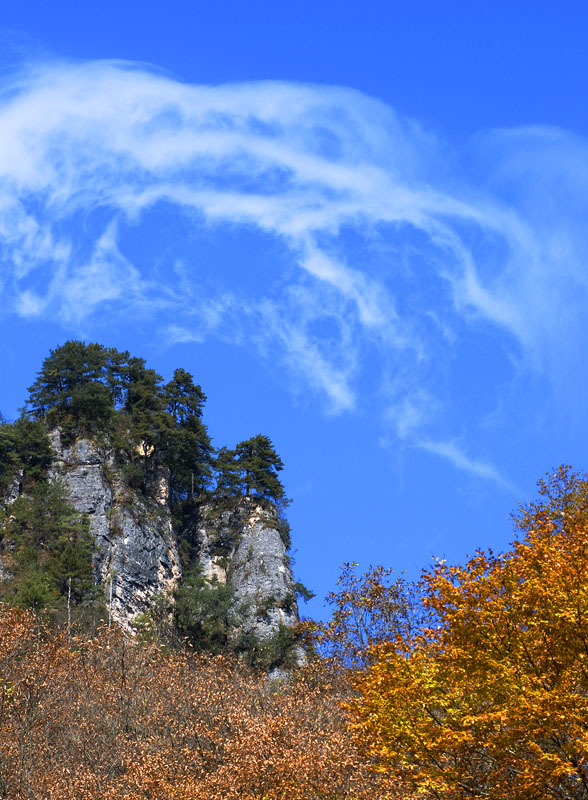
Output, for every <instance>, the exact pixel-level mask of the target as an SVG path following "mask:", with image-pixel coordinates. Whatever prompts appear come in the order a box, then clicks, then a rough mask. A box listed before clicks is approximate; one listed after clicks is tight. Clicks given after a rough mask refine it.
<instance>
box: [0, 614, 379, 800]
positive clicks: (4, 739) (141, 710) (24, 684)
mask: <svg viewBox="0 0 588 800" xmlns="http://www.w3.org/2000/svg"><path fill="white" fill-rule="evenodd" d="M321 669H322V668H321V666H319V665H317V666H314V667H309V668H308V669H306V670H303V671H302V672H301V673H300V674H299V675H298V676H296V677H293V678H291V679H290V680H288V681H282V682H279V681H270V680H269V679H268V678H267V676H264V675H259V674H255V673H253V672H251V671H249V670H248V669H247V668H246V667H245V666H244V665H243V664H241V663H239V662H237V661H234V660H233V661H231V660H228V659H226V658H222V657H213V656H207V655H203V654H192V653H189V652H166V651H164V650H163V649H162V648H159V647H157V646H155V645H153V644H140V643H137V642H134V641H129V640H128V639H126V638H125V637H124V636H123V635H122V634H121V633H120V632H119V631H114V630H108V629H106V630H102V631H101V632H100V633H99V634H98V635H97V636H96V637H94V638H92V639H87V640H85V639H82V638H80V639H78V640H75V639H74V640H73V641H71V642H68V640H67V637H66V636H64V635H59V634H58V635H55V634H50V633H49V632H48V631H47V630H45V629H43V628H42V627H41V626H40V625H39V624H38V623H37V622H36V621H35V619H34V618H33V617H32V616H30V615H27V614H25V613H24V612H21V611H18V610H15V609H8V608H6V607H1V606H0V797H2V798H6V800H20V799H21V798H36V800H112V798H117V800H139V799H140V800H145V799H146V798H151V799H152V800H221V799H222V800H237V799H238V800H286V798H287V800H309V799H310V798H312V799H313V800H345V798H349V799H350V800H351V799H353V800H361V798H365V800H367V798H370V800H371V798H375V797H378V798H383V797H388V796H392V792H393V790H394V788H395V783H394V781H393V780H391V779H389V778H386V776H378V775H376V774H374V773H373V771H372V770H371V769H370V762H369V761H368V760H367V759H366V758H365V757H364V756H362V755H361V754H360V753H359V752H358V749H357V747H356V745H355V744H354V741H353V738H352V736H351V735H350V733H349V732H348V731H347V730H346V729H345V726H344V725H343V719H342V715H341V712H340V710H339V701H340V699H341V698H342V697H343V696H347V695H348V687H347V686H346V685H345V682H344V680H343V679H342V678H339V677H337V676H336V675H335V674H325V673H322V672H321Z"/></svg>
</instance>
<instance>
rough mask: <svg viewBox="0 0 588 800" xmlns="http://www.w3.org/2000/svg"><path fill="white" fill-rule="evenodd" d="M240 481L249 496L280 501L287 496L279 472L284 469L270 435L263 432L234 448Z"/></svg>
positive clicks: (275, 501)
mask: <svg viewBox="0 0 588 800" xmlns="http://www.w3.org/2000/svg"><path fill="white" fill-rule="evenodd" d="M234 454H235V455H234V459H235V464H236V466H237V469H238V472H239V475H240V483H241V486H242V487H243V489H244V492H245V494H246V495H247V496H249V495H251V494H254V495H257V496H258V497H264V498H265V499H266V500H271V501H273V502H274V503H278V502H279V501H280V500H283V499H284V497H285V492H284V487H283V486H282V484H281V483H280V479H279V478H278V472H280V471H281V470H283V469H284V464H283V463H282V459H281V458H280V457H279V455H278V454H277V453H276V451H275V449H274V446H273V443H272V441H271V439H270V438H269V437H268V436H263V435H262V434H261V433H259V434H257V436H253V437H252V438H251V439H246V440H245V441H244V442H240V443H239V444H238V445H237V447H236V448H235V450H234Z"/></svg>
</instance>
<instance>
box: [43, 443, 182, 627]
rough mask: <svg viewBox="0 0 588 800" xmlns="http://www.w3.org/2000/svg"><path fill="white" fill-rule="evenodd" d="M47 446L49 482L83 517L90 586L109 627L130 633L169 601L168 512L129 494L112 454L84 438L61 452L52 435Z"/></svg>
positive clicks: (175, 576) (172, 567)
mask: <svg viewBox="0 0 588 800" xmlns="http://www.w3.org/2000/svg"><path fill="white" fill-rule="evenodd" d="M50 441H51V445H52V447H53V449H54V450H55V460H54V462H53V465H52V467H51V470H50V478H51V479H52V480H57V479H59V480H61V481H63V483H64V485H65V487H66V488H67V491H68V493H69V496H70V498H71V503H72V505H73V506H74V508H75V509H76V510H77V511H80V512H85V513H87V514H88V517H89V520H90V531H91V533H92V535H93V537H94V541H95V552H94V574H95V578H96V581H97V582H98V583H101V584H102V586H103V587H104V590H105V595H106V602H107V605H108V607H109V613H110V614H111V617H112V619H113V621H114V622H116V623H117V624H118V625H120V626H121V627H123V628H126V629H130V628H132V625H133V621H134V619H135V618H136V617H137V616H138V615H139V614H142V613H144V612H146V611H148V610H149V607H150V605H151V603H152V601H153V598H154V597H155V596H158V595H163V596H168V597H171V594H172V593H173V590H174V588H175V586H176V584H177V582H178V580H179V579H180V577H181V570H180V561H179V557H178V552H177V542H176V537H175V534H174V531H173V527H172V522H171V514H170V512H169V509H168V508H167V506H165V505H162V504H161V503H160V502H157V499H155V498H153V499H152V498H145V497H142V496H139V495H138V493H137V492H133V491H132V490H131V489H129V487H128V486H127V485H126V483H125V482H124V480H123V478H122V475H121V471H120V467H117V466H116V465H115V462H114V455H113V453H112V452H109V451H106V452H101V451H100V450H99V449H98V448H97V446H96V445H95V444H94V443H93V442H91V441H90V440H88V439H84V438H81V439H77V440H76V441H75V442H74V443H73V444H71V445H68V446H63V445H62V442H61V438H60V435H59V431H58V430H55V431H52V433H51V434H50Z"/></svg>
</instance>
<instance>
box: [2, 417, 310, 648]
mask: <svg viewBox="0 0 588 800" xmlns="http://www.w3.org/2000/svg"><path fill="white" fill-rule="evenodd" d="M49 438H50V442H51V446H52V448H53V450H54V452H55V458H54V460H53V463H52V466H51V468H50V471H49V478H50V480H61V481H62V482H63V484H64V485H65V487H66V489H67V492H68V494H69V497H70V499H71V503H72V505H73V506H74V508H75V509H76V510H77V511H79V512H85V513H86V514H88V517H89V521H90V531H91V533H92V536H93V538H94V542H95V550H94V575H95V578H96V582H97V583H99V584H101V585H102V586H103V588H104V594H105V599H106V603H107V605H108V607H109V613H110V615H111V617H112V620H113V621H114V622H115V623H117V624H118V625H120V626H121V627H123V628H125V629H126V630H128V631H132V629H133V623H134V620H135V619H136V618H137V616H138V615H140V614H142V613H145V612H147V611H149V608H150V606H151V604H152V603H153V600H154V598H155V597H156V596H163V597H167V598H169V600H170V601H171V599H172V596H173V592H174V589H175V588H176V586H177V585H178V583H179V582H180V581H181V577H182V575H181V566H180V559H179V556H178V535H179V534H180V533H182V532H178V531H176V530H174V527H173V524H172V515H171V511H170V507H169V476H168V474H167V472H166V471H165V469H163V468H161V467H159V468H158V467H156V466H155V462H154V463H153V466H152V468H151V469H149V470H147V480H146V485H145V492H146V495H147V496H145V495H144V494H142V493H140V492H138V491H136V490H133V489H131V488H130V487H129V485H128V482H127V481H126V480H125V478H124V466H121V464H120V463H117V461H116V459H115V454H114V452H113V451H112V450H109V449H108V448H107V447H99V446H98V445H97V444H96V443H94V442H92V441H91V440H90V439H88V438H78V439H76V440H75V442H73V443H72V444H67V445H66V444H64V443H63V442H62V440H61V436H60V432H59V430H54V431H52V432H51V434H50V436H49ZM138 456H139V457H141V458H145V459H153V453H152V452H145V453H139V454H138ZM19 489H20V483H18V486H16V484H15V488H14V491H11V498H12V495H13V494H14V495H15V497H16V496H18V491H19ZM15 492H16V494H15ZM189 527H190V539H191V541H193V542H194V544H195V545H196V557H197V560H198V561H199V562H200V564H201V566H202V570H203V574H204V576H205V577H206V578H207V579H208V580H209V581H210V582H213V583H214V582H218V583H223V584H225V583H228V584H229V585H230V586H231V589H232V596H233V599H232V612H233V613H234V618H235V619H238V620H239V622H238V625H239V631H236V633H243V634H246V635H251V637H253V638H254V639H255V640H256V641H258V642H265V641H268V640H270V639H271V638H272V637H273V636H275V635H276V634H277V633H278V632H279V631H280V629H281V626H287V627H291V626H293V625H295V624H296V623H297V622H298V605H297V601H296V587H295V584H294V579H293V576H292V571H291V569H290V565H289V561H288V556H287V553H286V547H285V545H284V542H283V541H282V538H281V536H280V533H279V524H278V518H277V514H276V511H275V508H274V507H273V505H271V504H270V503H267V502H265V501H260V500H258V499H256V498H250V497H243V498H240V499H235V500H234V501H232V504H231V507H230V509H229V510H227V508H226V505H224V506H223V505H222V504H221V505H218V504H214V503H212V502H209V503H207V504H204V505H202V506H199V507H198V506H196V509H195V512H194V518H193V519H192V521H191V522H190V523H189ZM183 533H185V531H183ZM291 655H292V654H291ZM303 657H304V656H303V654H302V651H301V650H300V649H298V650H297V649H296V648H294V653H293V656H292V658H293V660H294V661H296V660H298V661H300V660H302V659H303ZM291 660H292V659H291Z"/></svg>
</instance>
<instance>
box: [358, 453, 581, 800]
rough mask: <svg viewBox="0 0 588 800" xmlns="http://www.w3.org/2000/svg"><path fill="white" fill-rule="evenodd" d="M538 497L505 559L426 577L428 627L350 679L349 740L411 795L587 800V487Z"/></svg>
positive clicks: (439, 569)
mask: <svg viewBox="0 0 588 800" xmlns="http://www.w3.org/2000/svg"><path fill="white" fill-rule="evenodd" d="M541 491H542V497H543V498H545V499H542V501H541V502H540V503H537V504H535V505H532V506H529V507H528V508H525V509H522V510H521V512H520V515H519V517H518V525H519V529H520V530H521V532H522V534H523V536H522V538H521V540H520V541H517V542H516V543H515V544H514V546H513V549H512V551H510V552H507V553H505V554H502V555H499V556H496V555H494V554H492V553H487V554H485V553H483V552H477V553H476V554H475V555H474V557H473V558H472V559H470V561H468V563H467V564H466V565H465V566H452V567H450V566H447V565H446V564H444V563H442V562H439V563H437V564H436V565H435V566H434V567H433V569H432V570H431V571H429V572H428V573H427V574H426V575H425V578H424V581H425V587H426V589H425V597H424V602H425V605H426V606H427V608H428V609H429V611H430V612H431V614H432V618H431V620H430V622H429V623H428V624H427V625H424V626H422V627H421V629H420V630H419V631H416V632H413V633H411V634H410V635H408V636H403V637H402V641H401V642H396V643H395V644H394V645H392V644H391V643H387V644H386V643H378V644H376V645H375V647H374V649H373V651H372V659H371V664H370V665H368V667H367V668H366V669H365V670H364V671H363V672H360V673H359V674H358V676H357V684H356V685H357V688H358V690H359V693H360V694H359V696H358V697H357V698H356V699H354V700H352V701H351V702H350V703H349V704H348V708H349V711H350V713H351V714H352V717H353V720H354V722H353V725H354V729H355V731H356V734H357V735H358V737H360V738H361V740H362V741H363V742H365V743H366V746H367V747H368V749H369V752H370V753H371V754H372V755H375V756H377V757H379V758H380V759H381V760H382V763H383V764H385V765H386V767H387V769H388V770H389V771H391V772H393V773H394V774H398V775H402V776H404V777H405V778H407V779H408V780H410V782H411V784H412V786H413V787H414V788H415V789H416V790H418V792H419V794H421V795H424V796H430V797H436V798H450V799H453V798H456V799H457V798H464V797H491V798H500V799H501V800H502V798H506V797H509V796H512V797H516V798H517V800H518V799H519V798H520V800H525V799H526V798H528V799H529V800H531V798H544V797H545V798H547V797H558V798H560V797H561V798H584V797H586V796H588V771H587V769H586V764H587V762H588V726H587V723H586V721H587V720H588V674H587V672H586V666H585V665H586V656H587V655H588V527H587V522H588V483H587V481H586V479H584V478H580V477H578V476H577V475H575V474H574V473H571V472H570V471H569V469H566V468H562V469H561V470H560V471H558V473H556V475H555V476H554V477H553V478H551V479H549V480H547V481H544V482H542V484H541Z"/></svg>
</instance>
